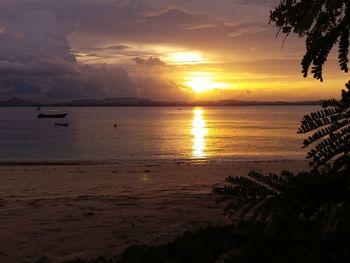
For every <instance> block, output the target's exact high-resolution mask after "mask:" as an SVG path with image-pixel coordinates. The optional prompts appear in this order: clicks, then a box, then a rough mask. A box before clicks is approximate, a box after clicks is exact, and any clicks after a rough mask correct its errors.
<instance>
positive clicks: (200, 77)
mask: <svg viewBox="0 0 350 263" xmlns="http://www.w3.org/2000/svg"><path fill="white" fill-rule="evenodd" d="M185 79H186V82H185V85H186V86H189V87H190V88H191V89H192V90H193V91H194V92H198V93H200V92H207V91H210V90H214V89H224V88H227V84H226V83H222V82H219V81H217V80H216V78H215V76H213V75H212V74H211V73H209V72H191V74H189V75H188V76H187V77H185Z"/></svg>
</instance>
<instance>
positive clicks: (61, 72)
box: [0, 11, 136, 98]
mask: <svg viewBox="0 0 350 263" xmlns="http://www.w3.org/2000/svg"><path fill="white" fill-rule="evenodd" d="M73 30H74V25H73V24H71V28H70V29H69V28H68V27H67V24H64V25H63V26H62V25H61V24H60V23H59V22H57V20H56V18H55V16H54V15H53V14H51V13H50V12H49V11H35V12H30V13H26V14H24V15H22V16H19V17H18V19H17V21H16V22H14V23H12V24H11V25H9V26H7V28H6V30H5V31H4V32H3V33H1V34H0V76H1V77H0V94H1V95H8V96H11V95H13V96H15V95H23V94H31V95H35V94H36V95H38V96H40V97H44V96H47V97H48V98H73V97H105V96H115V95H119V96H130V95H136V91H135V85H134V83H133V82H132V81H131V80H130V79H129V77H128V73H127V72H126V71H125V70H124V69H122V68H118V67H112V68H107V67H105V66H99V67H92V66H88V65H86V66H83V65H80V64H78V63H77V61H76V59H75V57H74V55H73V54H72V53H71V48H70V46H69V44H68V42H67V40H66V34H67V32H69V31H73ZM110 48H112V49H116V48H117V49H122V48H124V47H110Z"/></svg>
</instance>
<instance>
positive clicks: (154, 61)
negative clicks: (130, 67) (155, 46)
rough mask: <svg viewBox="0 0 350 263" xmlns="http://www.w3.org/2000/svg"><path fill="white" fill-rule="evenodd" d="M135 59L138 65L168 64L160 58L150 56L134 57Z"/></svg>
mask: <svg viewBox="0 0 350 263" xmlns="http://www.w3.org/2000/svg"><path fill="white" fill-rule="evenodd" d="M134 61H135V62H136V64H138V65H142V66H148V67H154V66H165V65H166V64H165V63H164V62H163V61H161V60H160V59H159V58H153V57H149V58H148V59H144V58H140V57H136V58H134Z"/></svg>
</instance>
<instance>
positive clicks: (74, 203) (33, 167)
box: [0, 161, 307, 263]
mask: <svg viewBox="0 0 350 263" xmlns="http://www.w3.org/2000/svg"><path fill="white" fill-rule="evenodd" d="M252 169H254V170H258V171H263V172H267V173H268V172H278V171H280V170H283V169H289V170H292V171H300V170H305V169H307V163H306V162H304V161H270V162H257V161H254V162H214V161H212V162H202V163H193V162H175V161H174V162H170V161H169V162H153V163H151V164H150V163H142V162H139V163H113V164H103V163H99V164H98V163H70V164H69V163H66V164H64V163H63V164H58V163H57V164H48V163H41V164H39V163H37V164H34V163H33V164H30V163H27V164H9V163H8V164H2V165H1V166H0V222H1V223H0V262H9V263H11V262H32V261H35V260H37V259H39V258H40V257H42V256H45V257H47V258H48V259H49V260H50V262H64V261H66V260H71V259H75V258H78V257H80V258H84V259H91V258H93V257H96V256H98V255H118V254H120V253H121V252H122V251H123V250H124V249H125V248H126V247H127V246H129V245H131V244H135V243H137V244H140V243H147V244H160V243H164V242H167V241H170V240H172V239H173V238H175V237H176V236H178V235H179V234H181V233H183V232H184V231H187V230H195V229H198V228H199V227H201V226H206V225H208V224H214V225H217V224H225V223H229V222H230V220H229V219H228V218H227V217H226V216H224V215H223V210H222V207H223V204H217V203H216V200H217V199H218V197H217V196H216V195H214V194H212V193H211V189H212V186H213V185H214V184H217V183H219V184H220V183H221V184H222V183H224V179H225V177H227V176H230V175H245V174H246V173H247V172H248V171H250V170H252Z"/></svg>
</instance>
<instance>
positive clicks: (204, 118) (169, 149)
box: [0, 106, 319, 162]
mask: <svg viewBox="0 0 350 263" xmlns="http://www.w3.org/2000/svg"><path fill="white" fill-rule="evenodd" d="M318 108H319V106H254V107H253V106H248V107H247V106H244V107H181V108H179V107H71V108H70V107H67V108H59V110H61V111H64V112H68V113H69V115H68V116H67V117H66V118H65V119H38V118H37V114H38V112H37V110H36V108H34V107H9V108H0V161H1V162H7V161H15V162H16V161H19V162H22V161H38V162H45V161H101V162H120V161H154V160H171V161H172V160H190V161H203V160H216V161H226V160H237V161H240V160H243V161H244V160H303V159H305V156H306V152H307V149H303V148H302V142H303V140H304V139H305V138H306V136H307V135H305V134H304V135H301V134H297V130H298V127H299V126H300V120H301V119H302V117H303V115H305V114H307V113H309V112H311V111H314V110H317V109H318ZM48 109H49V108H48ZM57 122H59V123H68V126H56V125H55V123H57Z"/></svg>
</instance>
